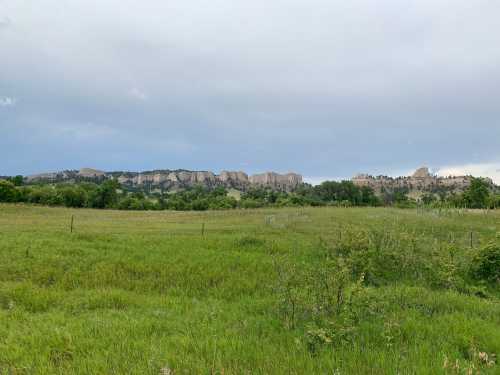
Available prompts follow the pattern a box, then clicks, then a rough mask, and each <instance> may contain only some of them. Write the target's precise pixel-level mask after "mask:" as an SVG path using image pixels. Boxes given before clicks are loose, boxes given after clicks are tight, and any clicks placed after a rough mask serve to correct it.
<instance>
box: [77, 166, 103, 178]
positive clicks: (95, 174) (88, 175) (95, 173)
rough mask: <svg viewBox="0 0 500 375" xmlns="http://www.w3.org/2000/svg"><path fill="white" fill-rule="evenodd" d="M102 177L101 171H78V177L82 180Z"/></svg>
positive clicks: (88, 169)
mask: <svg viewBox="0 0 500 375" xmlns="http://www.w3.org/2000/svg"><path fill="white" fill-rule="evenodd" d="M104 175H105V173H104V172H103V171H99V170H97V169H92V168H82V169H80V170H79V171H78V176H80V177H84V178H95V177H104Z"/></svg>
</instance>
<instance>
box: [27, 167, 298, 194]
mask: <svg viewBox="0 0 500 375" xmlns="http://www.w3.org/2000/svg"><path fill="white" fill-rule="evenodd" d="M110 178H116V179H117V180H118V182H119V183H120V184H122V185H124V186H127V187H132V188H134V187H148V188H150V189H151V188H158V189H162V190H166V191H169V190H178V189H183V188H188V187H193V186H195V185H201V186H205V187H209V188H211V187H217V186H223V187H226V188H234V189H238V190H248V189H249V188H251V187H257V186H262V187H269V188H271V189H274V190H280V191H292V190H294V189H296V188H297V187H298V186H299V185H301V184H302V176H301V175H300V174H297V173H292V172H290V173H286V174H279V173H276V172H265V173H260V174H255V175H251V176H248V175H247V174H246V173H245V172H242V171H221V172H220V174H218V175H217V174H215V173H213V172H210V171H190V170H185V169H176V170H170V169H158V170H153V171H144V172H123V171H114V172H105V171H101V170H97V169H93V168H82V169H80V170H66V171H60V172H51V173H40V174H35V175H31V176H27V177H25V182H26V183H28V184H30V183H38V182H68V183H72V182H73V183H74V182H78V181H82V180H96V181H100V180H105V179H110Z"/></svg>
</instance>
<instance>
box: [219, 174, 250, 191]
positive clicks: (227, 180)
mask: <svg viewBox="0 0 500 375" xmlns="http://www.w3.org/2000/svg"><path fill="white" fill-rule="evenodd" d="M217 179H218V181H220V183H221V184H222V185H223V186H231V187H233V188H235V189H238V190H245V189H246V188H247V187H248V186H249V184H250V182H249V180H248V175H247V174H246V173H244V172H241V171H238V172H230V171H222V172H221V173H220V175H218V176H217Z"/></svg>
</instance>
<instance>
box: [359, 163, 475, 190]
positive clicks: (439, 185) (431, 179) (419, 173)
mask: <svg viewBox="0 0 500 375" xmlns="http://www.w3.org/2000/svg"><path fill="white" fill-rule="evenodd" d="M471 181H472V176H449V177H438V176H433V175H431V174H430V172H429V169H428V168H426V167H423V168H419V169H417V170H416V171H415V173H413V175H411V176H405V177H396V178H393V177H387V176H376V177H374V176H370V175H367V174H359V175H357V176H355V177H354V178H353V179H352V182H353V183H354V184H356V185H358V186H370V187H371V188H373V190H374V191H375V193H377V194H378V193H382V192H383V191H384V190H395V189H408V191H409V192H435V191H439V190H443V189H445V190H447V191H456V192H460V191H463V190H465V189H467V188H468V187H469V185H470V183H471Z"/></svg>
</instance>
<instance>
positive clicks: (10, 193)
mask: <svg viewBox="0 0 500 375" xmlns="http://www.w3.org/2000/svg"><path fill="white" fill-rule="evenodd" d="M17 198H18V192H17V189H16V187H15V186H14V184H13V183H12V182H10V181H6V180H0V202H16V201H17Z"/></svg>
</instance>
